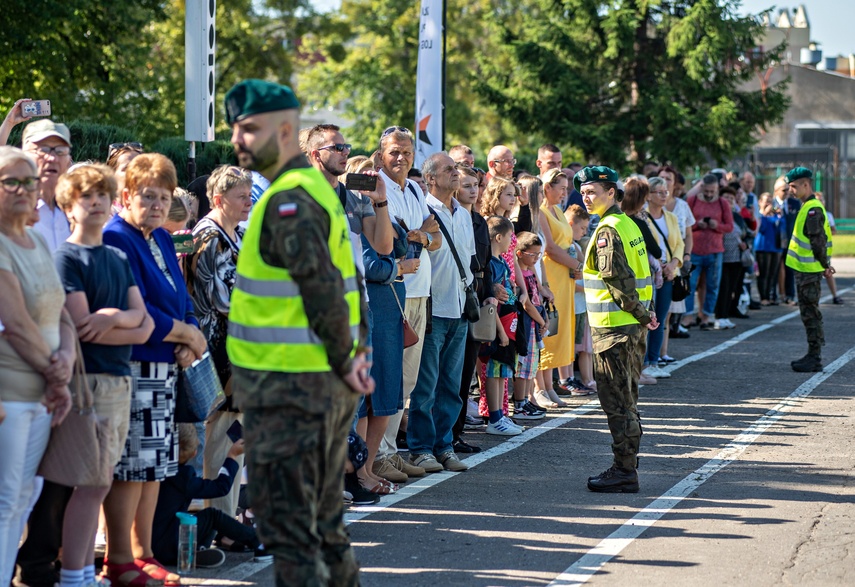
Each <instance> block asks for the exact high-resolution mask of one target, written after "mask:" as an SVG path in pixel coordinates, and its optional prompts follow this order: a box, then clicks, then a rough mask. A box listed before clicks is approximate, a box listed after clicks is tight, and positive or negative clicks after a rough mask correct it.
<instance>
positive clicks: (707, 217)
mask: <svg viewBox="0 0 855 587" xmlns="http://www.w3.org/2000/svg"><path fill="white" fill-rule="evenodd" d="M704 222H706V223H707V224H709V223H710V217H709V216H705V217H704Z"/></svg>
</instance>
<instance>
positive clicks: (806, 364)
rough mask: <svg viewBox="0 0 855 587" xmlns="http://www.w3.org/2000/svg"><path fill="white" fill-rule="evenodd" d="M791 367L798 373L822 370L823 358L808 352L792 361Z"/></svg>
mask: <svg viewBox="0 0 855 587" xmlns="http://www.w3.org/2000/svg"><path fill="white" fill-rule="evenodd" d="M790 367H792V368H793V371H795V372H796V373H813V372H815V371H822V359H821V358H820V357H819V355H814V354H812V353H808V354H806V355H805V356H804V357H802V358H801V359H799V360H797V361H792V362H791V363H790Z"/></svg>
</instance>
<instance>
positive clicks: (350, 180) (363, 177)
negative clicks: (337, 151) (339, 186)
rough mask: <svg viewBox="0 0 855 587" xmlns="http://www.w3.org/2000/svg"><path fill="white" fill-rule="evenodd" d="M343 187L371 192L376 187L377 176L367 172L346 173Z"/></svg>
mask: <svg viewBox="0 0 855 587" xmlns="http://www.w3.org/2000/svg"><path fill="white" fill-rule="evenodd" d="M344 187H346V188H347V189H349V190H354V191H357V192H373V191H374V190H376V189H377V176H376V175H368V174H367V173H348V174H347V177H345V179H344Z"/></svg>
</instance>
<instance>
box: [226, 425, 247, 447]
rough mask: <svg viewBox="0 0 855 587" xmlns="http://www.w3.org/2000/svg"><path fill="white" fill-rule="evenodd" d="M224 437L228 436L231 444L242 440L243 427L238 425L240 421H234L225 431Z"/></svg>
mask: <svg viewBox="0 0 855 587" xmlns="http://www.w3.org/2000/svg"><path fill="white" fill-rule="evenodd" d="M226 436H228V437H229V438H230V439H231V441H232V442H237V441H238V440H240V439H241V438H243V426H242V425H241V423H240V420H235V421H234V422H233V423H232V425H231V426H229V429H228V430H226Z"/></svg>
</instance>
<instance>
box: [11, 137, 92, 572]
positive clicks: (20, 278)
mask: <svg viewBox="0 0 855 587" xmlns="http://www.w3.org/2000/svg"><path fill="white" fill-rule="evenodd" d="M38 183H39V178H38V172H37V168H36V163H35V161H33V159H31V158H30V157H29V156H28V155H27V154H25V153H24V152H23V151H21V150H20V149H16V148H14V147H0V300H3V301H2V303H0V323H2V324H3V327H4V328H5V331H4V332H3V336H0V381H2V382H3V384H2V385H0V446H2V447H3V450H2V451H0V584H3V585H7V584H8V583H9V582H10V581H11V579H12V574H13V572H14V570H15V554H16V552H17V550H18V541H19V540H20V538H21V531H22V528H23V522H24V520H26V519H27V517H28V515H29V510H30V508H31V506H32V503H33V502H34V501H35V500H34V499H33V497H34V495H33V494H34V493H36V494H38V493H39V492H40V491H41V484H40V483H37V482H36V470H37V468H38V466H39V461H40V460H41V458H42V455H43V454H44V452H45V449H46V448H47V442H48V438H49V437H50V428H51V421H52V420H53V423H54V424H57V423H59V422H60V421H61V420H62V418H63V417H64V416H65V414H66V413H67V412H68V409H69V407H70V401H71V398H70V396H69V391H68V382H69V381H70V379H71V372H72V366H73V364H74V357H75V351H74V340H75V336H76V334H75V328H74V324H73V323H72V322H71V319H70V318H69V317H68V314H67V313H66V312H65V311H64V310H63V303H64V302H65V292H64V290H63V287H62V283H61V282H60V280H59V276H58V275H57V272H56V269H55V267H54V263H53V258H52V257H51V253H50V251H49V249H48V245H47V243H46V241H45V239H44V237H42V236H41V234H39V233H38V232H37V231H36V230H35V229H32V228H28V227H27V220H28V219H29V218H30V214H31V212H32V211H33V209H34V208H35V206H36V194H37V188H38ZM51 411H53V416H51V415H50V412H51Z"/></svg>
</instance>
